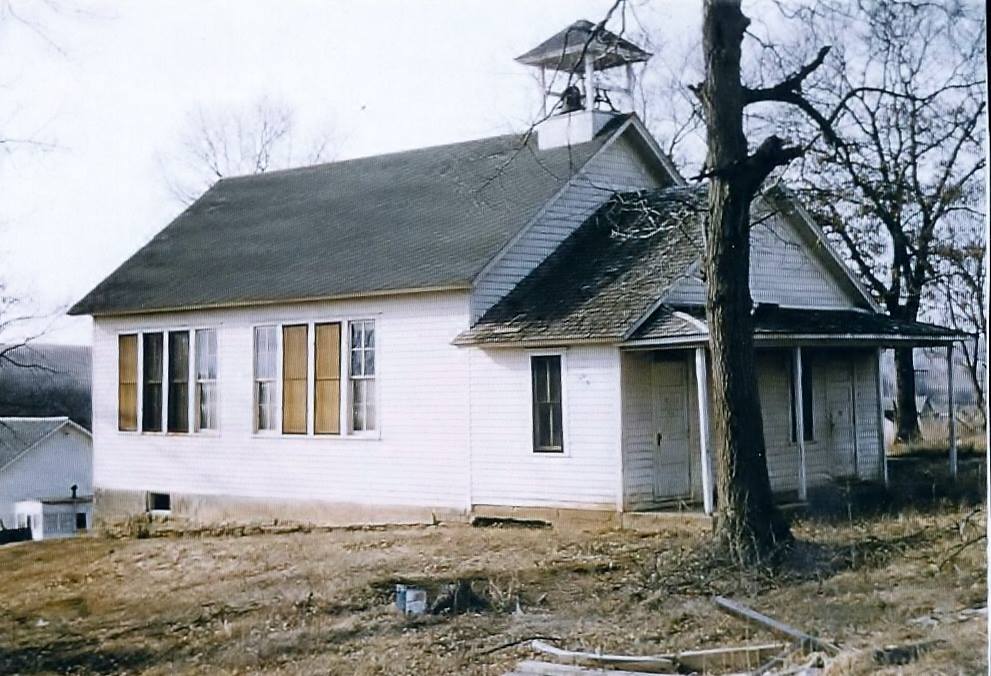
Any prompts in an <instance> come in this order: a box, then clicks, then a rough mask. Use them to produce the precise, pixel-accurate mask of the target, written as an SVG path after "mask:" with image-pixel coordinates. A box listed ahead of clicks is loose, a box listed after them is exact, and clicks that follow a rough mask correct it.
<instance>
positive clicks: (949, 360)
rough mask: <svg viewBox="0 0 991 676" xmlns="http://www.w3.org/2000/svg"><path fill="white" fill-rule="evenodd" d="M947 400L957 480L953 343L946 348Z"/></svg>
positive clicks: (952, 463)
mask: <svg viewBox="0 0 991 676" xmlns="http://www.w3.org/2000/svg"><path fill="white" fill-rule="evenodd" d="M946 392H947V396H946V400H947V408H948V409H949V411H948V413H949V421H948V423H947V430H948V432H949V434H950V476H951V477H953V478H954V479H956V478H957V420H956V411H955V410H954V405H953V343H950V344H949V345H947V346H946Z"/></svg>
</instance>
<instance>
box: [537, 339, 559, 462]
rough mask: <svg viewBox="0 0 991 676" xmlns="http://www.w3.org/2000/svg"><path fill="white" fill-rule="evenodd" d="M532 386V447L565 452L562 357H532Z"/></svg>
mask: <svg viewBox="0 0 991 676" xmlns="http://www.w3.org/2000/svg"><path fill="white" fill-rule="evenodd" d="M530 371H531V375H532V386H533V450H534V451H537V452H541V453H561V452H563V451H564V424H563V420H564V415H563V406H562V397H561V357H560V355H548V356H540V357H531V358H530Z"/></svg>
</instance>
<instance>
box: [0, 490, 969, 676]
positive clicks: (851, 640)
mask: <svg viewBox="0 0 991 676" xmlns="http://www.w3.org/2000/svg"><path fill="white" fill-rule="evenodd" d="M985 529H986V513H985V511H984V508H983V506H979V507H973V506H970V505H968V504H966V503H965V502H964V503H961V502H951V503H948V502H947V501H945V500H937V503H936V504H934V505H928V506H925V507H917V508H909V509H902V510H899V513H897V514H892V513H890V512H888V513H885V512H882V513H880V514H874V515H872V516H859V517H858V516H856V515H852V516H851V515H850V514H849V513H848V514H845V515H843V516H841V517H839V518H834V519H833V520H828V519H820V520H811V519H809V520H803V521H800V522H798V523H797V524H796V526H795V531H796V534H797V535H798V536H799V538H800V539H801V540H802V544H801V545H800V546H799V547H797V548H796V551H795V553H794V554H793V555H792V557H791V559H790V561H789V563H788V565H787V566H786V567H785V569H783V570H778V571H777V572H774V573H772V572H770V571H756V572H753V573H751V574H748V575H746V576H741V575H739V574H737V573H732V572H728V569H727V568H725V567H722V566H720V565H718V562H715V563H714V562H713V561H712V560H711V558H710V557H709V556H708V555H707V554H706V551H707V550H706V548H705V547H702V546H700V544H699V543H700V539H699V538H698V537H692V536H689V535H686V534H682V535H638V534H636V533H630V532H616V531H613V532H603V533H577V532H561V531H556V530H548V529H529V528H506V527H503V528H496V527H492V528H472V527H469V526H465V525H439V526H432V527H420V528H394V529H382V530H353V531H344V530H342V531H333V532H325V531H324V532H318V531H312V532H290V533H274V534H273V533H268V534H254V535H244V536H237V535H225V536H216V535H212V536H205V535H199V536H185V537H176V536H174V535H173V536H169V537H149V538H141V539H139V538H134V537H127V538H118V539H111V538H109V537H105V536H92V537H86V538H79V539H75V540H71V541H61V542H57V541H56V542H44V543H25V544H18V545H11V546H6V547H0V579H2V583H0V585H2V587H0V588H2V590H3V592H2V594H0V673H22V674H43V673H108V674H109V673H113V674H118V673H141V674H172V673H232V674H233V673H266V674H296V673H334V674H373V673H388V674H445V673H477V674H501V673H503V672H505V671H507V670H509V668H510V667H511V666H512V665H513V664H514V663H515V662H517V661H519V660H521V659H524V658H528V657H531V656H532V653H531V652H530V651H529V649H528V648H527V646H526V645H519V646H511V647H506V648H503V649H496V650H493V649H495V648H498V647H499V646H502V645H504V644H507V643H510V642H512V641H514V640H517V639H523V638H526V637H532V636H546V637H553V638H557V639H559V641H558V645H560V646H562V647H567V648H573V649H585V650H595V649H602V650H604V651H610V652H620V653H627V654H650V653H657V652H664V651H672V650H677V649H690V648H699V647H716V646H721V645H733V644H739V643H746V642H763V641H767V640H769V639H772V638H773V637H772V636H771V635H770V634H766V633H764V632H762V631H759V630H755V629H753V628H751V627H748V626H746V625H745V624H743V623H741V622H740V621H739V620H736V619H733V618H731V617H728V616H726V615H724V614H722V613H721V612H719V611H717V610H716V609H715V607H714V605H713V603H712V601H711V598H710V596H711V595H712V594H715V593H721V594H725V595H728V596H732V597H733V598H735V599H737V600H740V601H743V602H745V603H747V604H749V605H751V606H752V607H754V608H756V609H759V610H761V611H763V612H765V613H767V614H770V615H772V616H774V617H776V618H778V619H780V620H782V621H785V622H789V623H791V624H794V625H797V626H798V627H800V628H802V629H804V630H806V631H808V632H810V633H815V634H818V635H820V636H822V637H825V638H828V639H830V640H832V641H834V642H836V643H838V644H840V646H841V647H842V649H843V653H842V654H841V655H840V657H838V658H835V659H833V660H831V661H830V662H829V664H828V670H827V673H837V674H867V673H891V674H894V673H920V674H923V673H924V674H933V673H952V674H957V673H965V674H980V673H986V671H987V661H986V646H987V641H986V630H987V622H986V617H987V616H986V613H985V614H983V615H982V614H979V613H966V612H965V613H963V614H961V611H965V610H966V609H969V608H974V607H981V606H985V605H986V596H987V588H986V558H985V546H986V540H983V541H982V540H979V538H980V537H981V534H982V533H984V532H985ZM153 534H154V533H153ZM968 543H971V544H968ZM458 578H470V579H472V580H474V581H475V589H476V591H478V592H479V593H480V594H482V595H484V596H486V597H487V598H488V599H490V600H491V603H492V608H491V609H490V610H488V611H485V612H481V613H475V614H468V615H460V616H455V617H448V616H419V617H403V616H402V615H400V614H399V613H398V612H397V611H396V610H395V609H394V607H393V606H392V604H391V592H392V589H393V587H394V585H395V584H396V583H397V582H411V583H418V584H422V585H423V586H425V587H426V588H428V590H429V591H430V592H431V594H432V595H433V594H435V593H436V592H437V591H438V590H439V588H440V587H441V586H442V585H443V584H445V583H447V582H449V581H451V580H455V579H458ZM932 639H940V640H942V641H944V643H941V644H940V645H938V646H937V647H936V648H935V649H934V650H933V651H932V652H930V653H928V654H926V655H924V656H923V657H922V658H921V659H920V660H917V661H915V662H913V663H912V664H909V665H906V666H902V667H888V668H887V669H888V671H887V672H885V671H884V670H883V669H882V668H881V667H879V666H878V665H876V664H875V663H874V662H873V660H872V656H871V651H872V649H874V648H876V647H879V646H882V645H886V644H901V643H906V642H912V641H919V640H932Z"/></svg>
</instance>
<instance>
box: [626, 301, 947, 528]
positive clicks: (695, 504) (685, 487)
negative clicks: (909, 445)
mask: <svg viewBox="0 0 991 676" xmlns="http://www.w3.org/2000/svg"><path fill="white" fill-rule="evenodd" d="M955 339H958V336H956V335H955V334H953V333H952V332H950V331H949V330H947V329H943V328H942V327H935V326H931V325H927V324H919V323H915V322H911V323H909V322H895V321H893V320H890V319H889V318H887V317H883V316H880V315H872V314H868V313H862V312H856V311H821V310H783V309H781V308H777V307H771V308H767V307H763V308H760V309H759V310H758V313H757V317H756V327H755V347H756V355H755V361H756V364H755V365H756V370H757V379H758V391H759V396H760V400H761V411H762V415H763V423H764V425H763V426H764V436H765V447H766V451H767V456H766V457H767V465H768V474H769V477H770V481H771V488H772V490H773V491H774V493H775V496H776V498H777V500H778V501H779V502H780V503H783V504H795V503H797V504H799V505H801V504H804V503H805V502H806V501H807V500H808V497H809V491H810V490H813V489H816V488H818V487H821V486H826V485H829V484H831V483H834V482H835V481H837V480H857V481H874V482H878V483H884V484H887V479H888V469H887V459H886V456H885V452H884V439H883V429H884V426H883V408H882V398H881V371H880V355H881V350H882V349H883V348H885V347H894V346H907V345H941V346H945V347H946V350H947V357H948V358H951V356H952V344H953V341H954V340H955ZM707 341H708V335H707V327H706V325H705V320H704V313H703V312H702V311H701V309H700V308H695V309H687V310H677V309H674V308H664V307H662V308H660V309H659V311H658V312H657V313H655V315H653V317H652V318H651V320H650V321H649V322H647V323H646V324H645V326H643V327H640V328H639V329H638V330H637V331H636V332H634V334H633V336H631V339H630V340H628V341H627V343H626V344H625V345H624V346H623V349H622V355H621V369H622V388H621V389H622V394H621V396H622V419H623V420H622V462H623V506H624V510H628V511H633V512H647V513H688V512H693V511H694V512H699V511H701V512H702V513H704V514H712V513H713V512H714V510H715V507H716V503H717V500H718V496H717V495H716V490H715V466H714V462H713V459H712V435H713V429H712V416H711V413H710V410H711V406H712V404H711V398H710V390H711V369H710V365H709V361H710V360H709V355H708V347H707ZM950 436H951V439H950V449H951V458H950V463H951V471H952V468H953V467H955V466H956V454H955V440H954V439H953V430H952V425H951V429H950Z"/></svg>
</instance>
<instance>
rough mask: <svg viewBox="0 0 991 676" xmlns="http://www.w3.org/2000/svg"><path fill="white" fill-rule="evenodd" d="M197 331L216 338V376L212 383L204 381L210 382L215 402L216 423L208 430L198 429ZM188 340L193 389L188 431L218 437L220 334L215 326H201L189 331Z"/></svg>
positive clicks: (190, 380)
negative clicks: (211, 333) (211, 332)
mask: <svg viewBox="0 0 991 676" xmlns="http://www.w3.org/2000/svg"><path fill="white" fill-rule="evenodd" d="M199 331H213V335H214V336H216V339H217V340H216V342H217V354H216V355H215V356H216V362H217V363H216V364H214V366H215V368H216V372H217V375H216V377H215V378H214V379H213V380H212V381H205V382H212V383H213V400H214V402H215V407H216V421H215V422H216V426H215V427H213V428H208V429H200V406H199V404H200V401H199V397H198V392H199V382H200V381H199V379H198V378H197V377H196V361H197V359H198V357H199V355H198V354H197V348H196V334H197V332H199ZM189 340H190V344H191V345H192V346H191V347H190V351H189V356H190V358H189V382H190V383H191V384H192V388H193V392H192V394H190V396H189V420H190V421H191V422H190V431H191V432H192V433H194V434H198V435H200V436H205V437H209V436H219V435H220V410H221V408H220V390H221V387H220V332H219V331H218V330H217V327H215V326H201V327H197V328H195V329H190V331H189Z"/></svg>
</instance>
